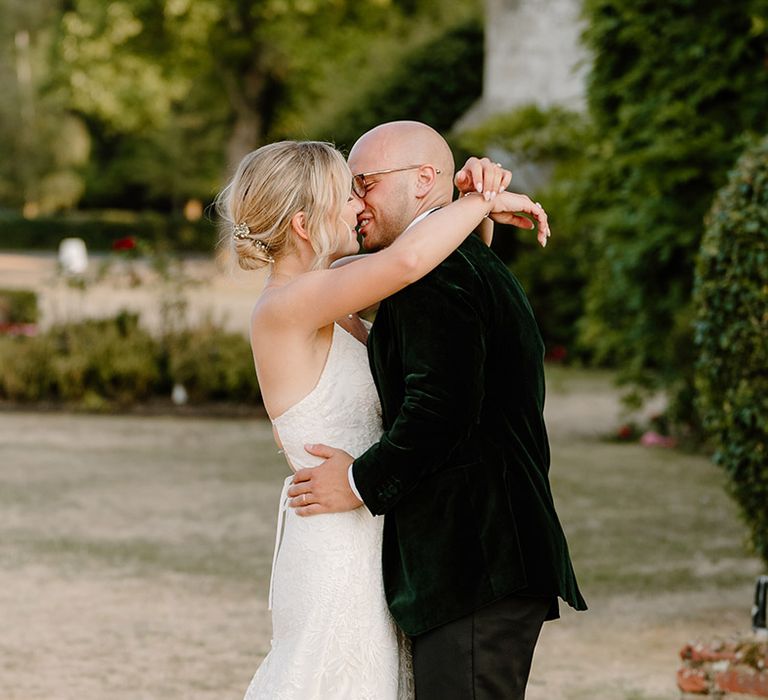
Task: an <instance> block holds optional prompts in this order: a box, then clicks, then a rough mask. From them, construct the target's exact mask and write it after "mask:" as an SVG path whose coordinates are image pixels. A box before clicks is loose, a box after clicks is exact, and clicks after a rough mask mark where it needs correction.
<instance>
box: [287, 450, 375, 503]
mask: <svg viewBox="0 0 768 700" xmlns="http://www.w3.org/2000/svg"><path fill="white" fill-rule="evenodd" d="M304 449H305V450H306V451H307V452H309V454H311V455H315V456H316V457H323V458H324V459H325V461H324V462H323V463H322V464H321V465H320V466H318V467H313V468H311V469H301V470H300V471H297V472H296V474H295V476H294V477H293V485H292V486H290V487H289V489H288V496H289V497H290V500H289V501H288V505H289V506H290V507H291V508H295V509H296V514H297V515H317V514H319V513H341V512H344V511H347V510H354V509H355V508H359V507H360V506H361V505H362V504H363V502H362V501H361V500H360V499H359V498H358V497H357V496H355V494H354V492H353V491H352V489H351V487H350V485H349V478H348V471H349V465H350V464H352V462H353V461H354V460H353V458H352V456H351V455H349V454H347V453H346V452H344V450H338V449H336V448H335V447H328V445H304Z"/></svg>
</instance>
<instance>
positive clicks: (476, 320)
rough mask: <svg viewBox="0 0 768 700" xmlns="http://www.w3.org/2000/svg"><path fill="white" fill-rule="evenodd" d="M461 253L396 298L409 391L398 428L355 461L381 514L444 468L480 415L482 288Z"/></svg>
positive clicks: (396, 336)
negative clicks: (423, 480) (422, 481)
mask: <svg viewBox="0 0 768 700" xmlns="http://www.w3.org/2000/svg"><path fill="white" fill-rule="evenodd" d="M454 256H458V260H457V259H456V258H454V260H453V264H451V262H450V261H451V259H449V261H448V262H446V263H443V265H442V266H441V267H439V268H437V269H436V270H435V271H434V272H432V273H431V274H430V275H428V276H427V277H425V278H423V279H422V280H420V281H418V282H416V283H415V284H412V285H411V286H410V287H407V288H406V289H404V290H402V291H401V292H399V293H398V296H397V298H396V299H393V300H392V302H393V303H391V305H390V311H391V317H390V323H391V324H392V327H391V332H392V337H393V342H394V343H395V344H396V350H397V352H398V353H399V355H400V357H401V359H402V372H403V382H404V398H403V402H402V406H401V408H400V411H399V413H398V414H397V416H396V418H395V420H394V421H393V422H392V425H391V427H390V428H389V429H388V430H387V431H386V432H385V433H384V434H383V435H382V437H381V438H380V439H379V441H378V442H377V443H375V444H374V445H372V446H371V447H370V448H369V449H368V450H367V451H366V452H364V453H363V454H362V455H360V457H358V458H357V459H356V460H355V461H354V464H353V466H352V475H353V478H354V482H355V484H356V486H357V488H358V490H359V492H360V495H361V496H362V499H363V501H364V502H365V505H366V506H367V507H368V508H369V510H370V511H371V512H372V513H373V514H374V515H380V514H384V513H386V512H387V511H389V510H390V509H391V508H393V507H394V506H396V505H397V503H398V502H399V501H400V500H401V499H402V498H403V496H405V495H406V494H407V493H408V492H409V491H411V490H413V489H414V488H415V487H416V486H417V485H418V484H419V482H420V481H421V480H422V479H424V477H425V476H428V475H430V474H434V473H436V472H438V471H440V470H441V469H442V468H444V467H445V466H446V464H447V463H448V462H449V460H450V458H451V455H452V453H453V452H454V450H455V449H456V447H457V446H458V445H459V444H461V443H462V442H463V441H465V440H466V438H467V437H468V435H469V433H470V431H471V430H472V427H473V426H474V425H475V424H476V422H477V421H478V420H479V417H480V410H481V406H482V402H483V386H484V384H483V370H484V362H485V328H484V322H483V319H482V318H481V315H482V314H481V313H479V307H480V294H481V291H480V288H479V284H478V280H477V277H476V273H475V271H474V269H473V268H472V266H471V265H469V263H468V261H466V260H464V259H463V256H461V253H455V254H454ZM454 256H452V258H453V257H454ZM457 262H458V263H460V264H458V265H457V264H456V263H457ZM456 268H458V272H459V274H458V275H457V274H456Z"/></svg>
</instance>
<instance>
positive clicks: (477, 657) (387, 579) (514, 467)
mask: <svg viewBox="0 0 768 700" xmlns="http://www.w3.org/2000/svg"><path fill="white" fill-rule="evenodd" d="M349 166H350V168H351V169H352V172H353V173H354V174H355V175H356V178H357V179H358V183H360V184H362V185H364V187H365V190H366V194H365V197H364V202H365V209H364V210H363V212H362V213H361V214H360V215H359V217H358V222H359V231H360V234H361V236H362V237H363V241H364V247H365V248H366V250H371V251H374V250H377V249H380V248H383V247H385V246H387V245H389V244H390V243H391V242H392V241H394V240H395V238H397V237H398V236H399V235H400V234H401V233H402V232H403V231H404V230H405V229H406V228H407V227H408V226H409V225H410V224H412V223H413V222H414V221H415V220H417V219H419V218H420V217H423V216H427V215H428V214H429V213H431V212H432V211H433V210H434V209H436V208H438V207H440V206H443V205H445V204H447V203H449V202H450V201H451V198H452V196H453V184H452V174H453V167H454V166H453V158H452V156H451V152H450V149H449V148H448V145H447V144H446V142H445V141H444V140H443V138H442V137H441V136H440V135H439V134H438V133H437V132H435V131H434V130H432V129H431V128H430V127H428V126H426V125H424V124H420V123H418V122H392V123H388V124H383V125H381V126H378V127H376V128H375V129H373V130H371V131H369V132H368V133H366V134H364V135H363V136H362V137H361V138H360V139H359V140H358V141H357V143H356V144H355V145H354V147H353V148H352V151H351V152H350V154H349ZM470 180H472V178H471V177H469V175H468V173H467V172H465V171H463V172H462V174H460V177H459V184H464V183H466V185H465V187H464V189H466V190H471V189H472V182H470ZM500 221H502V222H503V223H508V222H509V219H505V220H500ZM368 351H369V358H370V362H371V368H372V371H373V376H374V379H375V381H376V386H377V389H378V392H379V396H380V398H381V403H382V411H383V422H384V429H385V432H384V434H383V435H382V436H381V439H380V440H379V442H377V443H376V444H374V445H373V446H372V447H370V448H369V449H368V450H367V451H366V452H365V453H363V454H362V455H361V456H360V457H358V458H357V459H355V460H353V459H352V457H351V456H350V455H348V454H347V453H346V452H343V451H342V450H338V449H334V448H333V447H327V446H324V445H314V446H310V447H309V451H310V452H312V454H316V455H319V456H321V457H325V458H327V459H326V461H325V462H324V463H323V464H322V465H320V466H319V467H316V468H314V469H305V470H302V471H300V472H298V473H297V475H296V477H295V478H294V485H293V486H292V487H291V489H290V490H289V491H288V493H289V495H290V496H291V497H292V501H291V505H292V506H293V507H297V508H298V513H299V514H300V515H313V514H315V513H328V512H338V511H345V510H351V509H353V508H356V507H359V506H360V505H361V503H364V504H365V506H366V507H367V508H368V509H369V510H370V511H371V512H372V513H373V514H374V515H383V514H386V516H387V517H386V519H385V522H384V543H383V553H382V557H383V571H384V586H385V591H386V595H387V601H388V603H389V607H390V610H391V611H392V615H393V616H394V618H395V620H396V621H397V623H398V624H399V625H400V627H401V628H402V629H403V630H404V631H405V632H406V633H407V634H408V635H409V636H410V637H411V639H412V643H413V659H414V674H415V679H416V692H417V697H418V700H433V699H434V700H450V699H452V698H456V700H467V699H469V698H477V699H478V700H480V699H483V700H486V699H487V700H490V699H491V698H494V699H497V698H504V699H505V700H522V698H524V696H525V686H526V683H527V680H528V674H529V671H530V665H531V659H532V657H533V650H534V646H535V644H536V641H537V639H538V636H539V632H540V630H541V626H542V624H543V622H544V621H545V620H549V619H554V618H556V617H558V597H559V598H562V599H563V600H565V601H566V602H567V603H569V604H570V605H571V606H573V607H574V608H576V609H577V610H584V609H586V604H585V603H584V599H583V598H582V596H581V593H580V592H579V589H578V586H577V583H576V578H575V576H574V573H573V568H572V566H571V561H570V557H569V554H568V547H567V544H566V540H565V536H564V534H563V531H562V528H561V526H560V523H559V521H558V518H557V514H556V512H555V507H554V504H553V500H552V494H551V491H550V485H549V479H548V471H549V444H548V441H547V433H546V429H545V426H544V418H543V415H542V410H543V407H544V372H543V365H542V358H543V354H544V347H543V343H542V340H541V336H540V335H539V331H538V328H537V326H536V322H535V320H534V317H533V313H532V311H531V307H530V306H529V304H528V300H527V299H526V296H525V293H524V292H523V290H522V288H521V287H520V284H519V283H518V282H517V280H516V279H515V278H514V277H513V276H512V275H511V274H510V272H509V271H508V270H507V268H506V266H505V265H504V264H503V263H502V262H501V260H499V258H498V257H496V255H495V254H494V253H493V252H491V250H490V248H488V247H487V246H486V245H485V244H484V243H483V242H482V241H481V240H480V238H478V237H476V236H470V237H469V238H468V239H467V240H466V241H465V242H464V243H463V244H462V245H461V246H460V247H459V249H458V250H457V251H455V252H454V253H453V254H452V255H451V256H450V257H449V258H448V259H447V260H445V262H443V263H442V264H441V265H440V266H439V267H437V268H436V269H435V270H434V271H433V272H431V273H430V274H428V275H427V276H426V277H424V278H423V279H421V280H420V281H418V282H416V283H414V284H412V285H410V286H409V287H406V288H405V289H403V290H402V291H400V292H398V293H397V294H394V295H393V296H392V297H390V298H389V299H385V300H384V301H383V302H382V303H381V306H380V308H379V311H378V314H377V317H376V321H375V323H374V325H373V329H372V331H371V334H370V337H369V340H368ZM304 494H306V495H304Z"/></svg>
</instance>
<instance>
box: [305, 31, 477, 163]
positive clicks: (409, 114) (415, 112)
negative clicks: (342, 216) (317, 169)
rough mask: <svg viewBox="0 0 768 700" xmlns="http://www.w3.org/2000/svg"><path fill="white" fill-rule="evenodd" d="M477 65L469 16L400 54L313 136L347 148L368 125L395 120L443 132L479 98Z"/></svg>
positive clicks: (473, 35) (475, 44) (475, 48)
mask: <svg viewBox="0 0 768 700" xmlns="http://www.w3.org/2000/svg"><path fill="white" fill-rule="evenodd" d="M482 65H483V29H482V25H481V24H480V23H479V22H477V21H475V20H472V21H470V22H466V23H463V24H459V25H458V26H456V27H453V28H451V29H449V30H448V31H446V32H445V33H444V34H443V35H442V36H439V37H438V38H437V39H434V40H432V41H429V42H427V43H426V44H424V45H423V46H421V47H419V48H418V49H416V50H414V51H413V52H412V53H410V54H409V55H406V56H405V57H403V58H402V59H401V60H400V61H399V62H398V63H397V64H396V67H395V68H394V70H393V71H392V72H391V73H390V74H389V75H388V76H386V77H384V78H383V79H382V80H381V81H380V82H379V83H377V84H376V85H375V87H373V88H372V89H371V90H370V91H369V92H368V93H367V94H363V95H360V96H359V98H358V100H357V102H356V103H355V105H354V106H353V107H352V108H351V109H349V110H348V111H347V112H345V113H342V114H339V115H337V116H335V117H334V119H333V122H332V123H330V124H326V125H325V126H322V127H320V128H318V129H317V130H316V133H315V134H314V135H315V137H317V138H324V139H329V140H332V141H334V142H335V143H336V145H337V146H338V147H339V148H346V149H349V148H350V147H351V146H352V144H353V143H354V142H355V141H356V140H357V138H358V137H359V136H360V135H361V134H363V133H364V132H365V131H367V130H368V129H371V128H372V127H374V126H376V125H377V124H381V123H382V122H388V121H393V120H397V119H416V120H418V121H422V122H425V123H426V124H429V125H430V126H432V127H433V128H435V129H437V130H438V131H447V130H448V129H450V128H451V126H453V124H454V122H456V120H457V119H458V118H459V117H460V116H462V115H463V114H464V113H465V112H466V111H467V110H468V109H469V108H470V107H471V106H472V104H473V103H474V102H475V100H477V99H478V98H479V97H480V94H481V93H482V89H483V82H482V71H481V70H480V69H479V67H480V66H482Z"/></svg>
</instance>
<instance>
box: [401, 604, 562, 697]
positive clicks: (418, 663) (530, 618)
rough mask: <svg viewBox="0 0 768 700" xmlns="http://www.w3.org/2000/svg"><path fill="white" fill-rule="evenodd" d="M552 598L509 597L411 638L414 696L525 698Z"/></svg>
mask: <svg viewBox="0 0 768 700" xmlns="http://www.w3.org/2000/svg"><path fill="white" fill-rule="evenodd" d="M551 606H552V599H551V598H525V597H518V596H507V597H506V598H502V599H501V600H497V601H496V602H494V603H491V604H490V605H488V606H486V607H484V608H480V609H479V610H476V611H475V612H474V613H472V614H471V615H467V616H466V617H462V618H461V619H459V620H455V621H454V622H450V623H448V624H447V625H443V626H442V627H438V628H437V629H434V630H430V631H429V632H425V633H424V634H421V635H419V636H417V637H412V638H411V642H412V646H413V671H414V675H415V680H416V700H524V698H525V686H526V684H527V683H528V675H529V673H530V670H531V661H532V660H533V649H534V647H535V646H536V641H537V640H538V638H539V632H541V626H542V625H543V624H544V620H545V618H546V617H547V613H548V612H549V610H550V609H551Z"/></svg>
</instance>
